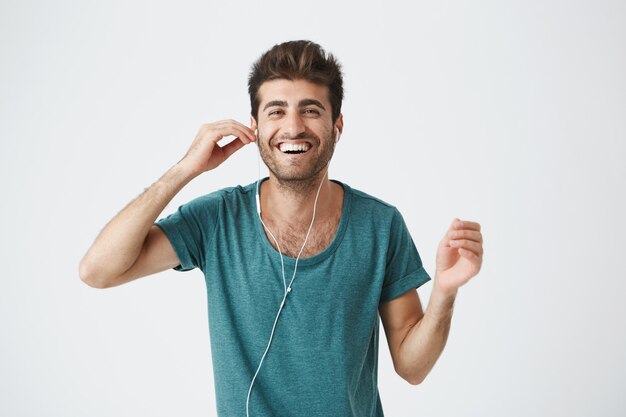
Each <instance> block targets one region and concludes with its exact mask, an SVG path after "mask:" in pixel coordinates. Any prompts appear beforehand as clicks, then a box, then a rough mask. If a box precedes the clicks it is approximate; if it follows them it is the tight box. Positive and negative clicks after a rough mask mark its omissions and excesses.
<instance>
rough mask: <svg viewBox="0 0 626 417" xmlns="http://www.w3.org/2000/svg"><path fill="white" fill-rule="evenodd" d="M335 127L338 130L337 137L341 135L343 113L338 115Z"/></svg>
mask: <svg viewBox="0 0 626 417" xmlns="http://www.w3.org/2000/svg"><path fill="white" fill-rule="evenodd" d="M335 127H336V128H337V129H339V135H343V113H339V117H337V121H336V122H335Z"/></svg>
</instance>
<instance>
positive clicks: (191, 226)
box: [155, 194, 221, 271]
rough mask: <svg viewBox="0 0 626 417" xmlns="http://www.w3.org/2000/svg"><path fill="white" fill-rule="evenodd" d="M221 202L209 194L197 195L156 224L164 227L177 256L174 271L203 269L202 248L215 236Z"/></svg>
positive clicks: (203, 250)
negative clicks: (178, 262)
mask: <svg viewBox="0 0 626 417" xmlns="http://www.w3.org/2000/svg"><path fill="white" fill-rule="evenodd" d="M220 201H221V199H220V198H218V197H215V196H213V195H211V194H209V195H206V196H202V197H199V198H196V199H195V200H192V201H190V202H189V203H186V204H183V205H182V206H180V207H178V210H176V211H175V212H174V213H172V214H170V215H169V216H167V217H165V218H162V219H160V220H158V221H157V222H156V223H155V225H156V226H158V227H159V228H160V229H161V230H163V232H164V233H165V235H166V236H167V238H168V239H169V241H170V243H171V244H172V247H173V248H174V252H176V255H177V256H178V260H179V261H180V265H178V266H176V267H175V268H174V269H175V270H177V271H189V270H191V269H194V268H200V269H202V270H204V261H205V258H206V256H205V253H206V252H205V250H206V247H207V245H208V241H209V239H211V238H212V237H213V236H214V235H215V233H214V232H215V227H216V225H217V218H218V216H219V209H220V204H219V203H220Z"/></svg>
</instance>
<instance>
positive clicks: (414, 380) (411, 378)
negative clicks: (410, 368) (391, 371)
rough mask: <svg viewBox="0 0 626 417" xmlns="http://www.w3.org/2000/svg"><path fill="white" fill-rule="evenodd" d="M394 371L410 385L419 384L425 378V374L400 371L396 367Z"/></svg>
mask: <svg viewBox="0 0 626 417" xmlns="http://www.w3.org/2000/svg"><path fill="white" fill-rule="evenodd" d="M396 373H397V374H398V375H400V377H401V378H402V379H404V380H405V381H406V382H408V383H409V384H411V385H419V384H421V383H422V382H424V379H426V375H422V374H418V373H409V372H401V371H399V370H398V369H396Z"/></svg>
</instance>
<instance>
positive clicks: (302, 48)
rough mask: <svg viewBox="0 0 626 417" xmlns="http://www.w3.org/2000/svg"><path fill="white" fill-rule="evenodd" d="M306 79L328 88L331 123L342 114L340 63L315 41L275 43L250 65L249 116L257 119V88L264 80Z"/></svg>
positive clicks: (258, 101) (258, 99) (258, 100)
mask: <svg viewBox="0 0 626 417" xmlns="http://www.w3.org/2000/svg"><path fill="white" fill-rule="evenodd" d="M281 78H282V79H287V80H306V81H310V82H312V83H315V84H319V85H325V86H326V87H328V100H329V101H330V104H331V107H332V119H333V123H335V121H336V120H337V118H338V117H339V113H341V102H342V101H343V77H342V74H341V65H340V64H339V62H338V61H337V60H336V58H335V57H334V56H333V55H332V54H326V52H325V51H324V49H322V47H321V46H319V45H318V44H316V43H314V42H311V41H306V40H299V41H289V42H284V43H281V44H278V45H274V46H273V47H272V49H270V50H269V51H267V52H265V53H264V54H263V55H261V57H260V58H259V59H257V61H256V62H255V63H254V64H253V65H252V70H251V71H250V76H249V77H248V94H250V107H251V112H250V114H252V117H254V119H255V120H257V121H258V114H259V105H260V104H261V103H260V98H259V88H261V84H263V83H264V82H265V81H270V80H275V79H281Z"/></svg>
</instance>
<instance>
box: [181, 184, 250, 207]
mask: <svg viewBox="0 0 626 417" xmlns="http://www.w3.org/2000/svg"><path fill="white" fill-rule="evenodd" d="M254 185H255V183H252V184H249V185H246V186H242V185H237V186H231V187H225V188H221V189H219V190H216V191H212V192H210V193H208V194H204V195H201V196H199V197H196V198H194V199H193V200H191V201H189V202H188V203H187V204H186V205H187V206H189V208H190V209H197V210H202V209H205V208H207V207H218V206H221V205H223V204H229V205H230V204H233V203H235V204H237V203H241V202H243V201H245V200H247V199H248V198H249V197H250V196H252V198H254V191H255V189H254Z"/></svg>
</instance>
